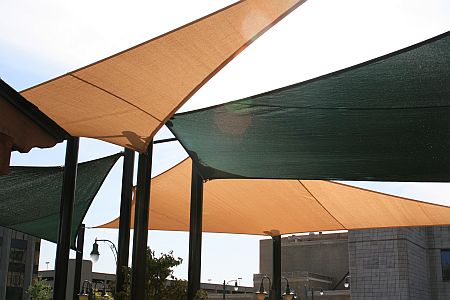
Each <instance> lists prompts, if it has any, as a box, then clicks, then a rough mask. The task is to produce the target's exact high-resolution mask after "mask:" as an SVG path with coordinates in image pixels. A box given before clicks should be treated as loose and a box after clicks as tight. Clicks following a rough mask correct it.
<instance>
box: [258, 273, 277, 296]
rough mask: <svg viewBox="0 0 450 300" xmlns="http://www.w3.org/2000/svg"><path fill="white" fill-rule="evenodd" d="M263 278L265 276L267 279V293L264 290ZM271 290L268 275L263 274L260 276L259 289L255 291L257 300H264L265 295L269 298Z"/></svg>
mask: <svg viewBox="0 0 450 300" xmlns="http://www.w3.org/2000/svg"><path fill="white" fill-rule="evenodd" d="M265 278H267V280H269V293H267V292H266V290H265V289H264V279H265ZM272 290H273V289H272V282H271V281H270V277H269V276H266V275H264V276H263V277H262V278H261V284H260V285H259V291H257V292H256V293H255V294H256V297H257V299H258V300H265V299H266V297H269V299H270V298H271V296H272Z"/></svg>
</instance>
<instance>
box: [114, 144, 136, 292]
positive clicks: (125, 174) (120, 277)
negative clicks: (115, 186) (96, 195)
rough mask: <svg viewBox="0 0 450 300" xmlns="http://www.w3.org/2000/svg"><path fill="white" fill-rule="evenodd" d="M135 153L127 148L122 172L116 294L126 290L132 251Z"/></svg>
mask: <svg viewBox="0 0 450 300" xmlns="http://www.w3.org/2000/svg"><path fill="white" fill-rule="evenodd" d="M133 171H134V151H133V150H130V149H127V148H125V152H124V157H123V170H122V194H121V201H120V216H119V237H118V242H117V266H116V294H117V293H120V292H121V291H123V290H124V283H125V274H124V272H123V270H124V268H126V267H128V258H129V249H130V222H131V202H132V200H133V199H132V198H133V191H132V189H133Z"/></svg>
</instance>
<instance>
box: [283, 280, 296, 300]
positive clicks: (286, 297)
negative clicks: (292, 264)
mask: <svg viewBox="0 0 450 300" xmlns="http://www.w3.org/2000/svg"><path fill="white" fill-rule="evenodd" d="M281 278H282V279H284V280H286V291H285V293H284V294H283V300H293V299H294V293H291V289H290V287H289V280H288V279H287V278H286V277H281Z"/></svg>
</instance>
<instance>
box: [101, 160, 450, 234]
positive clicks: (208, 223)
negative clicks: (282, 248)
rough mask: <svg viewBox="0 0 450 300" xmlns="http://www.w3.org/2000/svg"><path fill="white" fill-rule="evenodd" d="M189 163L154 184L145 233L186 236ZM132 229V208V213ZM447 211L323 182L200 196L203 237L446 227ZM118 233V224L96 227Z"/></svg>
mask: <svg viewBox="0 0 450 300" xmlns="http://www.w3.org/2000/svg"><path fill="white" fill-rule="evenodd" d="M191 168H192V162H191V159H186V160H185V161H183V162H181V163H180V164H178V165H176V166H175V167H173V168H172V169H170V170H168V171H166V172H165V173H163V174H161V175H159V176H156V177H155V178H153V180H152V188H151V201H150V223H149V229H153V230H173V231H188V230H189V210H190V194H191V190H190V188H191V172H192V170H191ZM132 211H133V213H132V220H131V224H132V225H133V224H134V203H133V207H132ZM449 224H450V207H446V206H441V205H436V204H431V203H426V202H420V201H416V200H411V199H406V198H401V197H396V196H391V195H387V194H382V193H378V192H373V191H369V190H364V189H360V188H356V187H352V186H348V185H344V184H339V183H335V182H331V181H322V180H275V179H220V180H212V181H207V182H206V183H205V184H204V192H203V231H204V232H215V233H239V234H254V235H278V234H289V233H300V232H312V231H327V230H344V229H347V230H350V229H363V228H383V227H401V226H432V225H449ZM99 227H100V228H118V227H119V219H115V220H113V221H111V222H109V223H106V224H104V225H101V226H99Z"/></svg>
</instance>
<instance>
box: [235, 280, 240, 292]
mask: <svg viewBox="0 0 450 300" xmlns="http://www.w3.org/2000/svg"><path fill="white" fill-rule="evenodd" d="M238 290H239V288H238V284H237V281H236V282H235V283H234V291H235V292H237V291H238Z"/></svg>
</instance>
